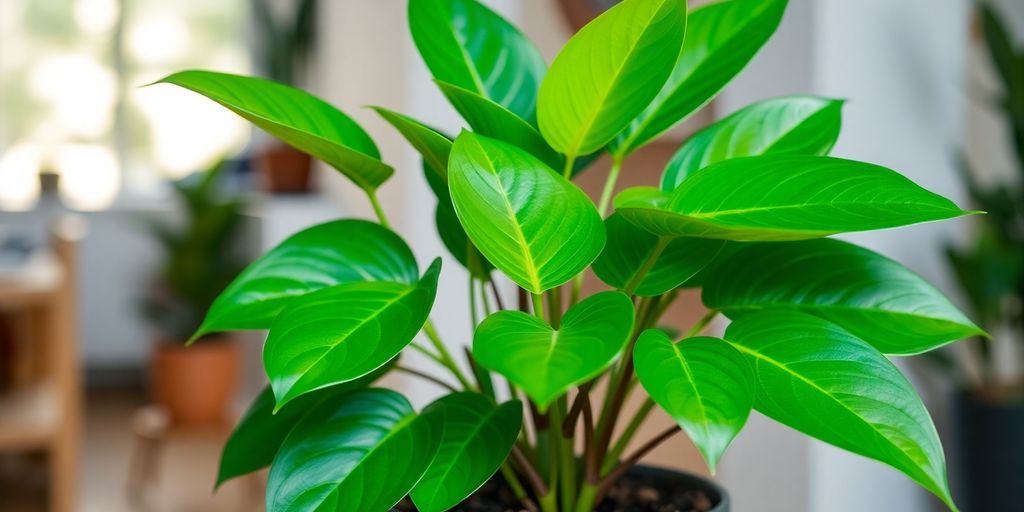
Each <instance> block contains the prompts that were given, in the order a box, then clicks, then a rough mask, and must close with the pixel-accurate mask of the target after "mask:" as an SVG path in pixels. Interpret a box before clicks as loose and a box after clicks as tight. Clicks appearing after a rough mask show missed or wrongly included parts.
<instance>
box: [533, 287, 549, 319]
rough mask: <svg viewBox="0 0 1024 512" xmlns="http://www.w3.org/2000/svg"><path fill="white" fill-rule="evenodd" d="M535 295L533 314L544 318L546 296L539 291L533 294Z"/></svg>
mask: <svg viewBox="0 0 1024 512" xmlns="http://www.w3.org/2000/svg"><path fill="white" fill-rule="evenodd" d="M531 295H532V296H533V314H534V315H535V316H536V317H537V318H540V319H541V320H544V298H543V297H541V295H540V294H539V293H533V294H531ZM545 321H546V320H545Z"/></svg>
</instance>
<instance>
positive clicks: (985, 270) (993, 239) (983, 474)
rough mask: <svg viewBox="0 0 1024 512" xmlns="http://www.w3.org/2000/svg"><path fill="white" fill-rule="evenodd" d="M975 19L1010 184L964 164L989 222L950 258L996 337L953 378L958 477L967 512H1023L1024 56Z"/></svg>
mask: <svg viewBox="0 0 1024 512" xmlns="http://www.w3.org/2000/svg"><path fill="white" fill-rule="evenodd" d="M979 15H980V19H981V24H980V26H981V28H982V33H983V34H984V39H985V43H986V45H985V46H986V48H987V50H988V53H989V56H990V57H991V60H992V63H993V64H994V65H995V69H996V75H997V76H998V77H999V79H1000V84H1001V87H1000V89H1001V90H1000V91H999V92H998V93H997V94H998V95H997V96H996V97H995V98H994V100H993V101H986V107H987V108H994V109H997V112H999V114H1000V115H1001V117H1002V118H1003V121H1004V122H1005V124H1006V126H1007V127H1008V128H1009V129H1010V134H1011V135H1010V140H1011V141H1012V142H1011V144H1012V147H1013V154H1014V155H1015V161H1013V165H1014V167H1015V169H1012V172H1013V173H1015V174H1016V176H1014V177H1011V178H1009V179H1005V180H1003V181H1000V182H996V183H994V184H987V183H986V181H985V180H984V178H981V177H979V176H978V175H976V174H975V172H973V171H974V170H973V169H971V168H969V167H968V164H967V163H966V162H964V164H963V165H962V170H963V177H964V183H965V185H966V188H967V191H968V193H969V194H970V197H971V201H972V202H973V203H974V206H975V207H977V208H979V209H981V210H985V211H986V212H988V215H985V216H981V217H978V218H977V219H976V220H975V228H976V230H975V232H974V237H973V240H971V241H970V243H969V244H966V245H964V246H962V247H950V248H949V250H948V252H947V254H948V257H949V262H950V265H951V267H952V268H953V270H954V275H955V276H956V278H957V280H958V282H959V284H960V288H961V290H963V292H964V296H965V298H966V299H967V300H968V302H969V304H970V306H971V309H972V310H973V312H974V315H975V316H976V317H977V319H978V320H979V322H980V323H981V325H982V326H984V327H985V328H986V329H988V330H989V332H992V333H994V334H995V335H996V339H993V340H989V339H986V338H984V337H978V339H977V340H975V341H972V342H971V344H970V345H969V346H968V347H967V348H966V349H965V350H967V351H968V352H966V353H967V355H968V356H969V358H968V359H966V360H964V361H963V362H964V363H965V364H966V365H968V366H967V367H964V368H960V369H959V372H958V373H959V375H958V382H960V383H961V387H962V392H961V393H960V395H959V399H958V401H957V407H956V409H955V414H956V424H957V429H958V431H959V444H960V446H959V448H960V449H959V453H960V456H961V460H962V462H963V469H962V470H961V472H960V475H961V479H962V481H963V493H964V503H965V504H967V507H968V508H967V510H970V511H973V510H1024V485H1022V483H1024V50H1021V49H1020V48H1019V46H1018V45H1016V44H1015V42H1014V39H1013V37H1012V34H1011V33H1010V31H1009V30H1008V28H1007V27H1006V26H1004V24H1003V23H1002V22H1001V21H1000V17H999V15H998V13H997V12H996V11H995V10H994V9H993V7H992V6H990V5H988V4H980V5H979ZM1011 176H1012V175H1011ZM989 181H991V180H989ZM1004 338H1005V339H1004ZM1000 345H1001V346H1000ZM1007 348H1009V349H1011V350H1009V351H1007V350H1004V349H1007ZM1013 349H1015V350H1013ZM1014 353H1015V354H1016V356H1020V357H1019V358H1018V357H1014ZM1008 358H1009V359H1010V361H1011V362H1009V364H1007V362H1008V361H1007V359H1008ZM1001 368H1003V369H1004V370H1001Z"/></svg>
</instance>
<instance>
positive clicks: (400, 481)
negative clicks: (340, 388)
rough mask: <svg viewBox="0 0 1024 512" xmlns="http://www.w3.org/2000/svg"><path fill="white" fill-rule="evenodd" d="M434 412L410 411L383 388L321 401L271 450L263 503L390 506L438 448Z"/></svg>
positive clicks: (329, 507)
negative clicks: (268, 475) (281, 442)
mask: <svg viewBox="0 0 1024 512" xmlns="http://www.w3.org/2000/svg"><path fill="white" fill-rule="evenodd" d="M440 419H441V418H439V417H438V416H437V415H436V414H423V415H417V414H416V412H415V411H413V409H412V406H411V405H409V402H408V400H406V399H405V398H404V397H403V396H402V395H400V394H398V393H396V392H394V391H390V390H386V389H367V390H363V391H354V392H352V393H350V394H347V395H345V396H344V397H343V398H342V399H341V400H337V401H335V400H326V401H324V402H322V403H321V404H320V405H318V406H317V407H315V408H314V409H313V410H311V411H309V413H308V414H306V415H305V416H304V417H303V418H302V419H301V420H300V421H299V423H298V424H297V425H295V428H294V429H292V431H291V433H290V434H288V437H287V438H285V440H284V443H283V444H282V445H281V449H280V450H279V451H278V453H277V456H276V457H275V458H274V463H273V464H272V465H271V469H270V477H269V479H268V481H267V501H266V503H267V510H273V511H283V510H288V511H291V510H323V511H347V510H367V511H369V510H388V509H390V508H391V507H392V506H394V505H395V504H396V503H398V502H399V500H401V499H402V497H404V496H405V495H406V493H408V492H409V491H410V490H411V489H412V488H413V487H414V486H415V485H416V483H417V482H419V481H420V479H421V478H422V477H423V474H424V473H425V472H426V470H427V468H428V467H429V466H430V463H431V461H432V460H433V459H434V456H435V455H436V454H437V451H438V447H439V446H440V442H441V434H442V425H441V423H440ZM396 461H401V463H396Z"/></svg>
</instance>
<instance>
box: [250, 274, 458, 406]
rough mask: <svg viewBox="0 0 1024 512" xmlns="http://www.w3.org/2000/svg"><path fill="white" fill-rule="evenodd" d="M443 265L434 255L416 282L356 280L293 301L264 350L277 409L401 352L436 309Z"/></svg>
mask: <svg viewBox="0 0 1024 512" xmlns="http://www.w3.org/2000/svg"><path fill="white" fill-rule="evenodd" d="M440 263H441V262H440V260H435V261H434V263H433V264H432V265H431V266H430V268H429V269H427V271H426V272H425V273H424V275H423V278H422V279H420V281H419V282H418V283H416V285H415V286H409V285H407V284H401V283H390V282H383V281H374V282H364V283H349V284H343V285H338V286H333V287H331V288H325V289H323V290H320V291H316V292H313V293H310V294H306V295H303V296H302V297H301V298H299V299H296V300H294V301H292V303H291V304H289V305H288V307H287V308H285V309H284V311H282V312H281V314H280V315H278V316H277V318H276V319H275V320H274V323H273V325H271V327H270V336H269V337H268V338H267V343H266V345H265V346H264V348H263V364H264V367H265V368H266V370H267V376H268V377H270V386H271V388H273V390H274V396H275V397H276V398H277V409H280V408H281V407H282V406H284V405H285V404H286V403H288V402H289V401H291V400H292V399H294V398H295V397H297V396H300V395H302V394H303V393H308V392H310V391H313V390H316V389H320V388H323V387H327V386H331V385H334V384H340V383H343V382H348V381H350V380H355V379H358V378H359V377H362V376H364V375H366V374H368V373H370V372H372V371H374V370H376V369H377V368H380V367H381V366H382V365H384V364H385V363H387V362H388V361H390V360H391V359H392V358H393V357H395V356H396V355H398V353H399V352H401V351H402V349H404V348H405V346H406V345H408V344H409V342H411V341H412V339H413V338H414V337H415V336H416V334H417V333H418V332H419V331H420V328H421V327H423V324H424V323H425V322H426V320H427V316H428V315H429V314H430V309H431V307H432V306H433V303H434V295H435V293H436V292H437V278H438V274H439V273H440V270H441V265H440Z"/></svg>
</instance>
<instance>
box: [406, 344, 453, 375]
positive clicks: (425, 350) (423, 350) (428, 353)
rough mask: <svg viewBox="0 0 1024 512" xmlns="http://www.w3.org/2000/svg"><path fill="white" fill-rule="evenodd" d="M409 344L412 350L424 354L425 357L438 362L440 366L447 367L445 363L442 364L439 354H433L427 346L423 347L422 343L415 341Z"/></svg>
mask: <svg viewBox="0 0 1024 512" xmlns="http://www.w3.org/2000/svg"><path fill="white" fill-rule="evenodd" d="M409 346H410V347H412V348H413V350H415V351H417V352H419V353H420V354H423V355H424V356H427V358H429V359H430V360H431V361H434V362H435V363H437V364H440V365H441V366H444V367H445V368H447V365H445V364H444V361H443V360H442V359H441V356H439V355H437V354H435V353H434V352H433V351H431V350H430V349H429V348H427V347H424V346H423V345H420V344H419V343H417V342H415V341H414V342H412V343H410V344H409Z"/></svg>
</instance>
